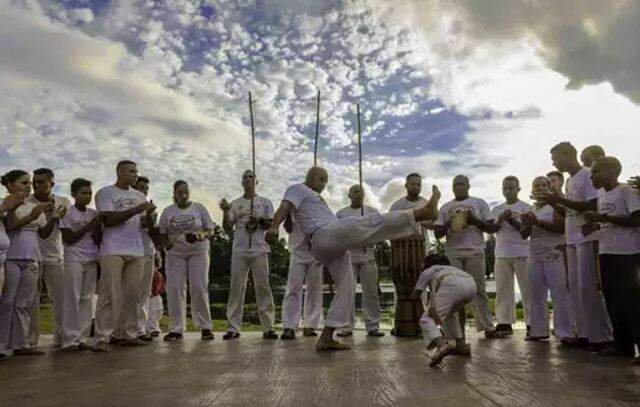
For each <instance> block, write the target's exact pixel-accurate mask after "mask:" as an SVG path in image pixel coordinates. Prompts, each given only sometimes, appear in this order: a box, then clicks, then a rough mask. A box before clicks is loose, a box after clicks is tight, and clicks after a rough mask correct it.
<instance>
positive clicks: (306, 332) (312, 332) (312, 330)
mask: <svg viewBox="0 0 640 407" xmlns="http://www.w3.org/2000/svg"><path fill="white" fill-rule="evenodd" d="M302 335H303V336H318V333H317V332H316V330H315V328H304V329H303V330H302Z"/></svg>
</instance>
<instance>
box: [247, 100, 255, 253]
mask: <svg viewBox="0 0 640 407" xmlns="http://www.w3.org/2000/svg"><path fill="white" fill-rule="evenodd" d="M249 119H250V121H251V170H252V171H253V194H252V195H251V206H250V209H249V216H253V201H254V198H255V195H256V132H255V126H254V123H253V99H251V92H249ZM252 240H253V232H252V231H249V249H251V245H252Z"/></svg>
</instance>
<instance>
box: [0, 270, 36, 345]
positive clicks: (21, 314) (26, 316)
mask: <svg viewBox="0 0 640 407" xmlns="http://www.w3.org/2000/svg"><path fill="white" fill-rule="evenodd" d="M38 275H39V266H38V262H36V261H33V260H7V261H6V262H5V281H4V287H3V288H2V296H0V352H1V351H4V350H11V349H17V348H21V347H28V346H29V339H28V335H29V320H30V317H31V316H30V313H31V305H32V304H33V297H34V296H35V295H36V292H37V285H38Z"/></svg>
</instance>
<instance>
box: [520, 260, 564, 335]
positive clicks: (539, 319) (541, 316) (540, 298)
mask: <svg viewBox="0 0 640 407" xmlns="http://www.w3.org/2000/svg"><path fill="white" fill-rule="evenodd" d="M549 291H551V301H553V331H554V333H555V335H556V337H557V338H558V339H563V338H572V337H574V336H575V333H574V329H573V324H574V322H573V321H574V318H573V309H572V307H571V298H570V296H569V291H568V290H567V279H566V273H565V266H564V262H563V261H562V259H560V258H559V259H558V260H555V261H546V262H541V261H536V260H533V259H531V261H530V264H529V302H530V310H531V321H530V324H531V332H530V335H531V336H537V337H544V336H549V308H548V307H547V293H548V292H549Z"/></svg>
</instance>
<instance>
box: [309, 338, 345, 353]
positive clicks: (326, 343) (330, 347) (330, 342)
mask: <svg viewBox="0 0 640 407" xmlns="http://www.w3.org/2000/svg"><path fill="white" fill-rule="evenodd" d="M349 349H351V346H349V345H347V344H344V343H342V342H338V341H336V340H335V339H322V338H321V339H319V340H318V344H317V345H316V350H317V351H318V352H325V351H335V350H349Z"/></svg>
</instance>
